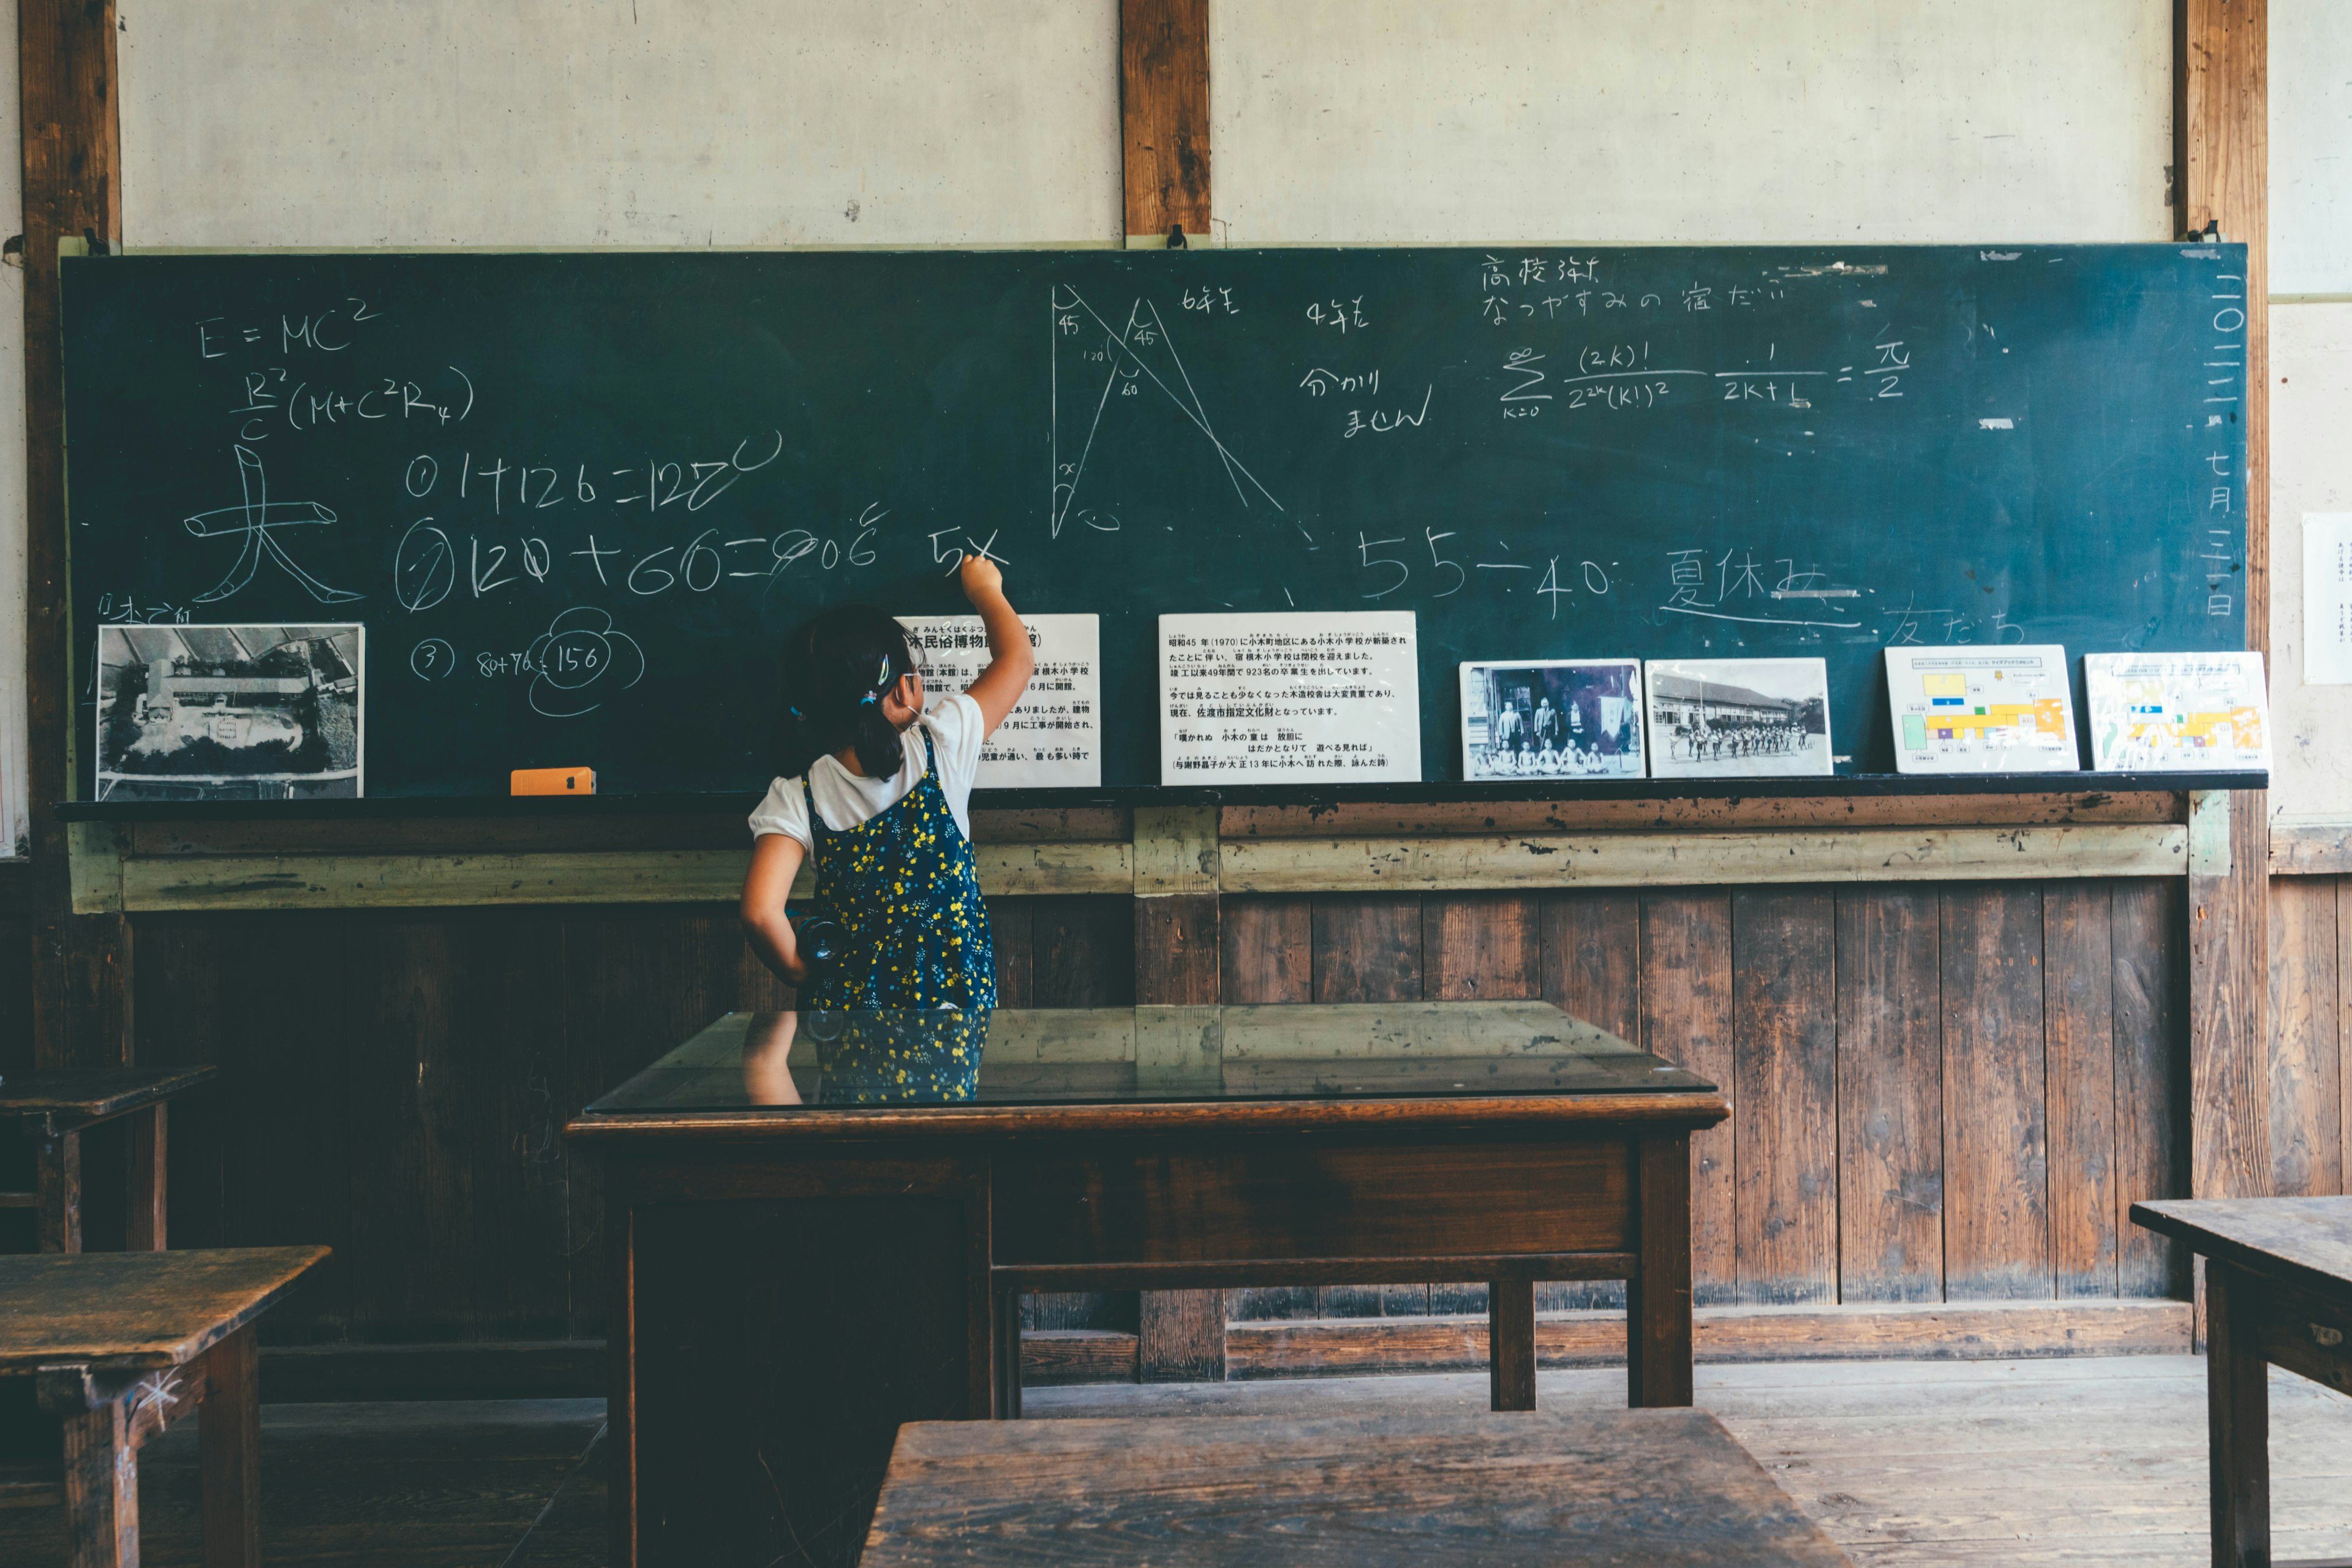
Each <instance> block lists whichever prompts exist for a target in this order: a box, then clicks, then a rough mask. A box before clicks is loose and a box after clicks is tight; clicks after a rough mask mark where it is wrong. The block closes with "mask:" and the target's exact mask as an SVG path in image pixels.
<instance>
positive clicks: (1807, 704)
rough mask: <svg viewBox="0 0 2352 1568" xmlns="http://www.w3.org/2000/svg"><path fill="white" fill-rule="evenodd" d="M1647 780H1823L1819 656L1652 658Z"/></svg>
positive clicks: (1824, 697) (1826, 723) (1824, 684)
mask: <svg viewBox="0 0 2352 1568" xmlns="http://www.w3.org/2000/svg"><path fill="white" fill-rule="evenodd" d="M1643 687H1644V689H1646V691H1647V692H1648V696H1649V716H1650V723H1649V742H1650V776H1651V777H1653V778H1769V777H1774V776H1787V775H1796V776H1806V775H1820V776H1826V775H1828V774H1829V773H1832V772H1834V771H1835V765H1834V763H1833V760H1832V756H1831V753H1830V704H1829V669H1828V667H1827V665H1825V664H1824V663H1823V661H1822V660H1821V659H1818V658H1687V659H1658V658H1654V659H1652V660H1650V661H1649V663H1648V664H1647V665H1646V666H1644V667H1643Z"/></svg>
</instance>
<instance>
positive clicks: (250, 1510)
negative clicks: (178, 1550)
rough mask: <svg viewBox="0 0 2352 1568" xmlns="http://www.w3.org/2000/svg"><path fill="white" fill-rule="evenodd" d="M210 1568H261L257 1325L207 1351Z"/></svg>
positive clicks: (200, 1444)
mask: <svg viewBox="0 0 2352 1568" xmlns="http://www.w3.org/2000/svg"><path fill="white" fill-rule="evenodd" d="M196 1446H197V1448H198V1450H199V1452H200V1457H201V1459H202V1461H203V1468H204V1485H205V1501H204V1509H205V1568H260V1563H261V1352H260V1349H259V1347H258V1346H257V1344H256V1343H255V1342H254V1329H253V1325H252V1324H251V1323H247V1325H246V1326H245V1327H243V1328H241V1329H239V1330H237V1331H236V1332H235V1333H233V1334H231V1335H229V1336H228V1338H226V1339H225V1340H223V1341H221V1342H219V1343H218V1344H215V1346H213V1348H212V1349H211V1350H209V1351H206V1352H205V1402H204V1403H203V1404H202V1405H198V1406H197V1407H196Z"/></svg>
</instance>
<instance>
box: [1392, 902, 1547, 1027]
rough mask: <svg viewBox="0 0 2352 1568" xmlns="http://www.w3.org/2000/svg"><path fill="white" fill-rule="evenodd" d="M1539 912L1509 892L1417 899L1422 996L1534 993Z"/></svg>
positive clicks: (1447, 998)
mask: <svg viewBox="0 0 2352 1568" xmlns="http://www.w3.org/2000/svg"><path fill="white" fill-rule="evenodd" d="M1542 940H1543V913H1542V905H1541V904H1540V903H1539V902H1538V900H1535V899H1533V898H1529V897H1527V896H1526V895H1523V894H1513V893H1456V894H1451V895H1439V896H1433V897H1429V898H1424V899H1423V900H1422V901H1421V994H1422V995H1423V997H1425V998H1427V999H1428V1000H1430V1001H1433V1002H1519V1001H1527V1000H1528V999H1530V998H1532V997H1534V996H1535V995H1536V994H1537V983H1538V975H1539V973H1540V970H1541V965H1542Z"/></svg>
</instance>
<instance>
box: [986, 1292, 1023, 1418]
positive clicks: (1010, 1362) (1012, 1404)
mask: <svg viewBox="0 0 2352 1568" xmlns="http://www.w3.org/2000/svg"><path fill="white" fill-rule="evenodd" d="M992 1359H993V1360H994V1362H995V1363H996V1366H995V1369H994V1370H995V1373H996V1377H995V1389H996V1408H995V1410H994V1411H993V1412H992V1414H993V1415H995V1417H996V1419H998V1420H999V1421H1018V1420H1020V1419H1021V1293H1020V1292H1019V1291H1017V1290H1000V1291H998V1292H997V1293H996V1353H995V1355H994V1356H993V1357H992Z"/></svg>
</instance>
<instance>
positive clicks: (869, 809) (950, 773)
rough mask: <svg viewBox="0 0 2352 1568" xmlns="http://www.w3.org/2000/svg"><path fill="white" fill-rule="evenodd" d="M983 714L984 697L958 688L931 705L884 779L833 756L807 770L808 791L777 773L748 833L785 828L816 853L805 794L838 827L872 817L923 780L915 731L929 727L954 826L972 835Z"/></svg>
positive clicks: (788, 834)
mask: <svg viewBox="0 0 2352 1568" xmlns="http://www.w3.org/2000/svg"><path fill="white" fill-rule="evenodd" d="M984 728H985V725H984V723H983V721H982V719H981V716H980V704H979V703H977V702H974V701H973V700H971V698H969V697H966V696H964V695H962V694H961V692H959V693H958V694H957V695H955V696H953V697H950V698H949V699H948V700H946V701H944V702H942V703H940V704H939V705H938V706H937V707H935V708H932V709H929V710H927V711H926V712H925V713H924V714H923V716H922V717H921V718H920V719H919V720H917V721H915V724H914V727H913V728H911V729H909V730H908V731H906V734H905V737H904V739H905V742H906V743H905V745H904V746H902V747H901V748H900V750H901V751H903V752H905V753H906V760H905V761H904V762H903V763H900V764H899V766H898V772H897V773H895V774H893V775H892V776H890V777H889V778H887V779H869V778H863V777H860V776H859V775H858V774H856V773H851V772H850V771H849V770H848V769H847V768H845V767H843V766H842V765H841V764H840V763H837V762H835V761H834V760H833V759H832V758H831V757H819V758H818V759H817V760H816V762H815V763H814V765H812V766H811V767H810V769H809V771H808V786H809V787H808V793H807V794H806V795H804V794H803V793H802V791H801V781H800V780H799V779H796V778H795V779H778V780H777V781H776V782H775V783H773V784H770V785H769V786H768V795H767V798H766V799H765V800H762V801H761V803H760V808H759V809H758V810H757V811H754V812H753V813H752V814H751V837H754V838H758V837H761V836H762V835H763V834H769V833H781V834H783V835H784V836H785V837H788V838H797V839H799V840H800V843H801V847H802V848H803V849H806V850H808V851H809V852H810V853H811V854H814V853H815V851H816V841H815V840H814V838H813V837H810V834H809V820H808V797H809V795H814V796H816V808H817V810H818V812H819V813H821V814H822V815H823V816H824V825H825V826H827V827H829V828H831V829H833V831H835V833H840V832H843V831H845V830H846V829H849V828H852V827H856V826H858V824H860V823H864V822H871V821H873V820H874V819H875V818H876V817H877V816H881V815H882V814H883V813H884V812H886V811H887V810H889V809H890V808H891V807H892V806H894V805H898V803H899V802H900V801H902V800H904V799H905V798H906V797H907V796H908V795H909V794H910V793H912V792H913V790H914V787H915V786H916V785H917V784H920V783H922V782H923V737H922V736H921V735H920V734H919V733H918V732H917V731H923V730H928V731H930V736H931V751H932V753H933V754H934V755H936V756H937V757H938V758H939V760H940V793H941V794H943V795H946V796H947V797H948V809H949V810H950V812H953V813H954V814H955V820H956V826H958V827H960V828H961V829H963V836H964V837H965V838H967V839H969V838H971V781H972V775H973V774H975V773H979V772H980V743H981V742H982V741H983V740H985V739H986V738H987V737H986V736H985V735H983V734H982V730H983V729H984Z"/></svg>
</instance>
